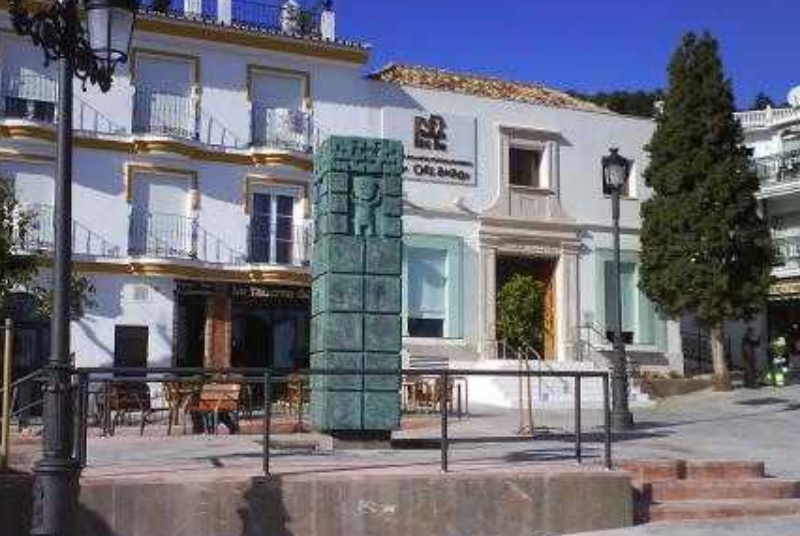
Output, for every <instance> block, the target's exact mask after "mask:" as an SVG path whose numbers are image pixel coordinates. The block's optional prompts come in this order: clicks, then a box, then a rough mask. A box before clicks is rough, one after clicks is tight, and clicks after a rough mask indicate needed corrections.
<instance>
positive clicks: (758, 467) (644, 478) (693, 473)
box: [617, 460, 766, 484]
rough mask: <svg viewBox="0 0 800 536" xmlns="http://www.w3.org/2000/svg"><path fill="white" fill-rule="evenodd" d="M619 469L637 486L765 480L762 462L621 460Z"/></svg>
mask: <svg viewBox="0 0 800 536" xmlns="http://www.w3.org/2000/svg"><path fill="white" fill-rule="evenodd" d="M617 465H618V466H619V468H620V469H623V470H625V471H628V472H629V473H631V474H632V475H633V479H634V482H635V483H637V484H646V483H648V482H661V481H668V480H739V479H754V478H763V477H764V476H765V474H766V470H765V467H764V463H763V462H751V461H688V462H687V461H685V460H622V461H620V462H619V463H618V464H617Z"/></svg>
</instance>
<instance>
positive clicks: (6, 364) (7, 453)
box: [0, 318, 14, 471]
mask: <svg viewBox="0 0 800 536" xmlns="http://www.w3.org/2000/svg"><path fill="white" fill-rule="evenodd" d="M4 329H5V335H4V344H3V402H2V415H0V418H2V419H3V422H2V430H0V471H5V470H6V469H8V465H9V458H10V457H11V358H12V354H13V350H14V347H13V344H14V321H13V320H11V319H10V318H7V319H6V322H5V326H4Z"/></svg>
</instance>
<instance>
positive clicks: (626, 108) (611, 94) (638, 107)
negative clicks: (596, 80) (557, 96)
mask: <svg viewBox="0 0 800 536" xmlns="http://www.w3.org/2000/svg"><path fill="white" fill-rule="evenodd" d="M570 94H571V95H573V96H574V97H577V98H579V99H582V100H586V101H589V102H593V103H595V104H597V105H599V106H604V107H606V108H608V109H609V110H611V111H612V112H617V113H619V114H624V115H633V116H638V117H648V118H649V117H654V116H655V115H656V112H657V110H656V103H657V102H658V101H660V100H662V99H663V93H662V91H661V90H660V89H656V90H653V91H643V90H641V91H608V92H604V91H603V92H599V93H578V92H576V91H571V92H570Z"/></svg>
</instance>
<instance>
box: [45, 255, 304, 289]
mask: <svg viewBox="0 0 800 536" xmlns="http://www.w3.org/2000/svg"><path fill="white" fill-rule="evenodd" d="M39 262H40V264H44V265H49V264H50V263H51V262H52V261H51V260H50V259H49V258H46V257H43V258H40V259H39ZM73 266H74V268H75V270H76V271H78V272H81V273H94V274H121V275H136V276H143V277H175V278H181V279H190V280H196V281H214V282H228V283H275V284H281V285H294V286H305V287H307V286H310V285H311V276H310V274H309V273H308V271H307V270H306V269H299V268H294V269H293V268H246V269H236V268H211V267H208V266H186V265H182V264H175V263H169V262H164V263H162V262H155V261H144V262H138V261H125V262H113V261H100V262H95V261H74V262H73Z"/></svg>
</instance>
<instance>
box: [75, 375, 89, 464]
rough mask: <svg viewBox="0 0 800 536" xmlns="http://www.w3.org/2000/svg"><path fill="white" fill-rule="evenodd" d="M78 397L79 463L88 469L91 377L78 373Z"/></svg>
mask: <svg viewBox="0 0 800 536" xmlns="http://www.w3.org/2000/svg"><path fill="white" fill-rule="evenodd" d="M78 374H79V376H78V396H79V397H80V399H79V400H80V405H79V406H78V419H79V423H80V426H79V427H78V437H77V441H78V452H77V457H78V463H79V464H80V466H81V467H86V444H87V434H88V424H87V419H88V418H89V376H88V375H86V374H83V373H80V372H79V373H78Z"/></svg>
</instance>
